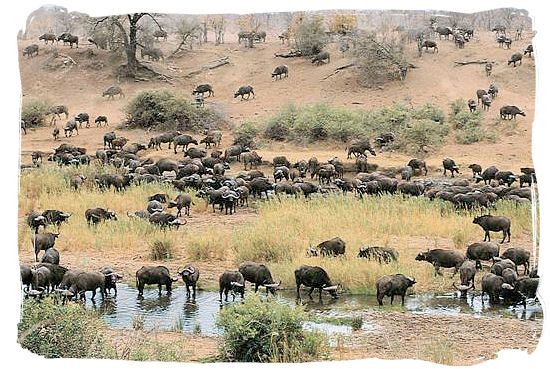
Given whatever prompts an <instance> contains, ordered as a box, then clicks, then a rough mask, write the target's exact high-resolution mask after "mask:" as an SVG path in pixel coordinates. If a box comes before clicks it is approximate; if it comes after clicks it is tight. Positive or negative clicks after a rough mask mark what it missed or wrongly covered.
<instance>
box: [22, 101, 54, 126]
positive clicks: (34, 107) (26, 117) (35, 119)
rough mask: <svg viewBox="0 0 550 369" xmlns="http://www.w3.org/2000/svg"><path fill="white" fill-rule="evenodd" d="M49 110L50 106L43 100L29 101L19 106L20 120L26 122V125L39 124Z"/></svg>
mask: <svg viewBox="0 0 550 369" xmlns="http://www.w3.org/2000/svg"><path fill="white" fill-rule="evenodd" d="M49 110H50V106H49V105H48V104H47V103H46V102H45V101H39V100H33V101H29V102H27V103H25V104H23V107H22V108H21V120H23V121H25V123H27V127H30V126H41V125H43V124H44V118H45V117H46V115H47V114H48V112H49Z"/></svg>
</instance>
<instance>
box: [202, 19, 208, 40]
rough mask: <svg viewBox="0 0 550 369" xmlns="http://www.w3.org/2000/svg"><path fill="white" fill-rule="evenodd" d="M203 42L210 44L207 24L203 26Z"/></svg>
mask: <svg viewBox="0 0 550 369" xmlns="http://www.w3.org/2000/svg"><path fill="white" fill-rule="evenodd" d="M202 40H203V42H204V43H205V44H206V43H207V42H208V30H207V29H206V22H204V23H203V24H202Z"/></svg>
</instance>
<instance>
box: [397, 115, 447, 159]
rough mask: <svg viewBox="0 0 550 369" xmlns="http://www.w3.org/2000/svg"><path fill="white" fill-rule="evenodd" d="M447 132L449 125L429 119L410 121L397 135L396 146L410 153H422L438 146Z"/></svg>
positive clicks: (443, 140)
mask: <svg viewBox="0 0 550 369" xmlns="http://www.w3.org/2000/svg"><path fill="white" fill-rule="evenodd" d="M448 134H449V126H448V125H446V124H444V123H438V122H434V121H432V120H429V119H420V120H415V121H411V122H410V123H409V125H408V127H407V128H406V129H404V130H403V131H402V132H401V134H400V135H399V136H398V140H397V144H398V145H399V146H398V147H399V148H400V149H401V150H402V151H405V152H409V153H411V154H423V153H426V152H428V151H429V150H430V149H434V148H437V147H439V146H440V145H441V144H443V143H444V142H445V139H446V137H447V135H448Z"/></svg>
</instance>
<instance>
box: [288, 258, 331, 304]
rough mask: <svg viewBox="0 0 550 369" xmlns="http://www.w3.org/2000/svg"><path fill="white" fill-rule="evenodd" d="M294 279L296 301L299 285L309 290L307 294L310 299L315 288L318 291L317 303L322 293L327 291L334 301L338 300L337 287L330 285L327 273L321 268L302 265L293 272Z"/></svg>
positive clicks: (320, 299) (298, 294) (298, 295)
mask: <svg viewBox="0 0 550 369" xmlns="http://www.w3.org/2000/svg"><path fill="white" fill-rule="evenodd" d="M294 277H295V279H296V294H297V297H298V299H300V286H301V285H304V286H306V287H309V288H310V290H309V293H308V295H309V297H310V298H311V294H312V293H313V290H315V289H316V288H317V289H319V301H322V294H323V291H327V292H328V293H330V295H331V296H332V297H333V298H335V299H336V298H338V295H337V294H336V290H337V289H338V286H337V285H332V282H331V281H330V278H329V276H328V274H327V272H326V271H325V270H324V269H323V268H321V267H318V266H309V265H302V266H300V267H299V268H298V269H296V270H295V271H294Z"/></svg>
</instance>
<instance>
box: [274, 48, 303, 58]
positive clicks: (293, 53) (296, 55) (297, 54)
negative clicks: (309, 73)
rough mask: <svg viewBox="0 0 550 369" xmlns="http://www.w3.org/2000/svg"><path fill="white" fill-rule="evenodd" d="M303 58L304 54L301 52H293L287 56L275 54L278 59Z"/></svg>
mask: <svg viewBox="0 0 550 369" xmlns="http://www.w3.org/2000/svg"><path fill="white" fill-rule="evenodd" d="M301 56H302V52H301V51H299V50H291V51H289V52H287V53H286V54H281V53H275V57H276V58H299V57H301Z"/></svg>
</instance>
